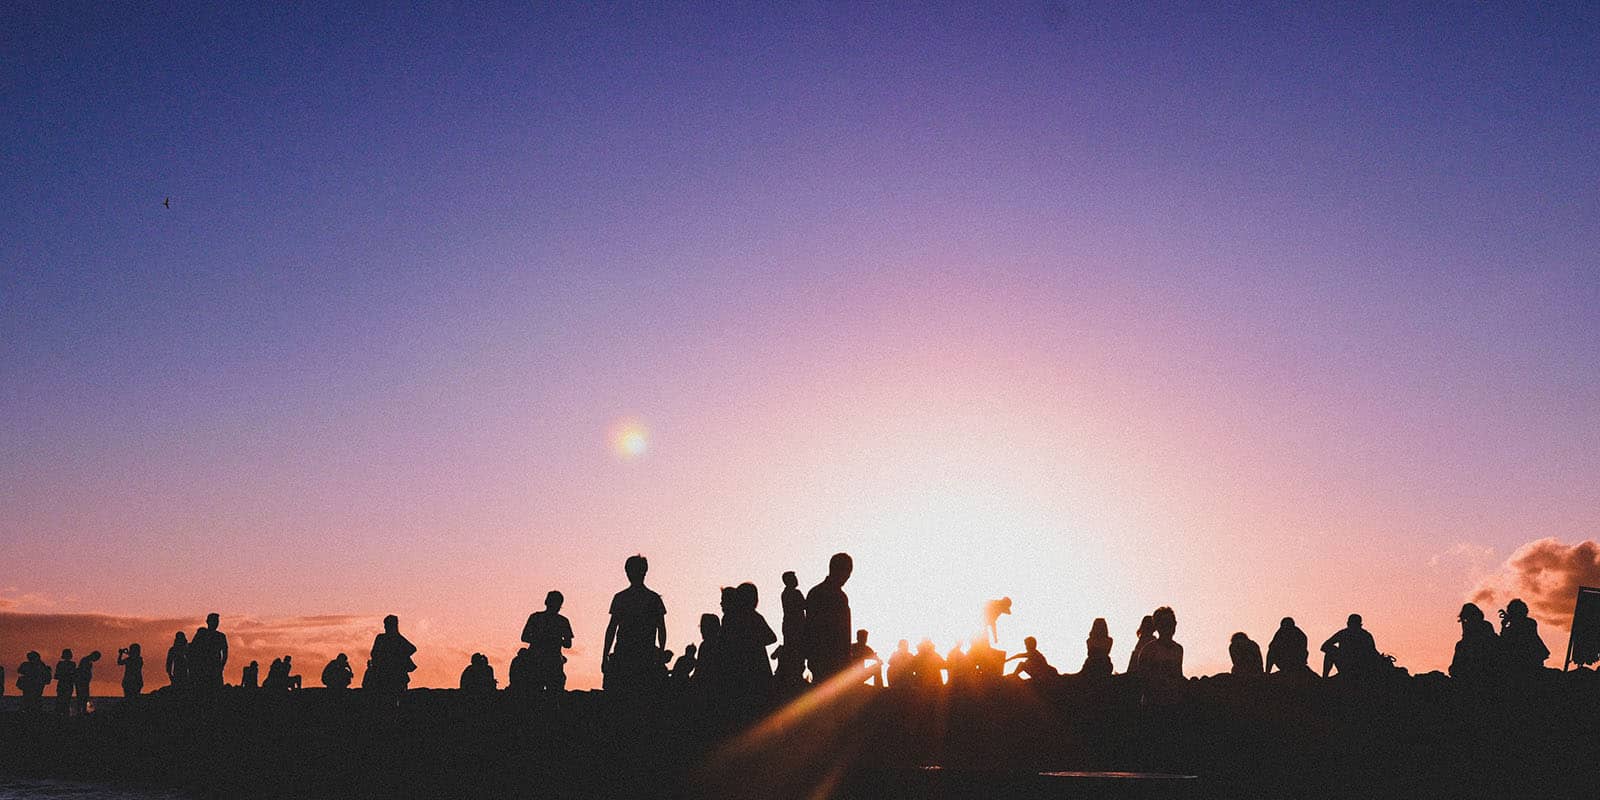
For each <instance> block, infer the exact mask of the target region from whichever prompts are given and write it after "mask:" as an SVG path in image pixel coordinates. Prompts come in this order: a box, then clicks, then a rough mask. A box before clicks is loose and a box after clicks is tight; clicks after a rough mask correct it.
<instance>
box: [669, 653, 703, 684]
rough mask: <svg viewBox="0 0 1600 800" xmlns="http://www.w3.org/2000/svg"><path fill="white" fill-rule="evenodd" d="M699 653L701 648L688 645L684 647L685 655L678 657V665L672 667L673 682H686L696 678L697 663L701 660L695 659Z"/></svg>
mask: <svg viewBox="0 0 1600 800" xmlns="http://www.w3.org/2000/svg"><path fill="white" fill-rule="evenodd" d="M699 651H700V648H698V647H695V646H694V645H692V644H686V645H684V646H683V655H681V656H678V663H676V664H673V665H672V679H673V680H675V681H686V680H688V679H689V678H691V677H693V676H694V668H695V665H696V663H697V662H698V661H699V659H697V658H696V657H695V653H698V652H699Z"/></svg>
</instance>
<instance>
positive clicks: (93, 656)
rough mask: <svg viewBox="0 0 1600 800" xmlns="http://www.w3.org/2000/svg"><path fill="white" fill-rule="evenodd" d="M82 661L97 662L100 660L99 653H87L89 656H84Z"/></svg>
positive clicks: (96, 651) (94, 651)
mask: <svg viewBox="0 0 1600 800" xmlns="http://www.w3.org/2000/svg"><path fill="white" fill-rule="evenodd" d="M83 660H84V661H99V660H100V651H99V650H93V651H91V652H90V653H89V655H86V656H84V657H83Z"/></svg>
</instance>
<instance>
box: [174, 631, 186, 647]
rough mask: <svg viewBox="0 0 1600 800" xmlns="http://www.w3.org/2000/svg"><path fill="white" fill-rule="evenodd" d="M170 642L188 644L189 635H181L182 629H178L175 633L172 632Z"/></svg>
mask: <svg viewBox="0 0 1600 800" xmlns="http://www.w3.org/2000/svg"><path fill="white" fill-rule="evenodd" d="M172 643H173V644H188V643H189V637H187V636H184V635H183V631H178V632H177V633H176V634H173V636H172Z"/></svg>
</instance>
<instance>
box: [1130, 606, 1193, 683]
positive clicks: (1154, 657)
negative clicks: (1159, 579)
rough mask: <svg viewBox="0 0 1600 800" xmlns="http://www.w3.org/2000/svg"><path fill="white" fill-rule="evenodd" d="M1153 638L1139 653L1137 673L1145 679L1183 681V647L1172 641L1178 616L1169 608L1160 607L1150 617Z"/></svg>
mask: <svg viewBox="0 0 1600 800" xmlns="http://www.w3.org/2000/svg"><path fill="white" fill-rule="evenodd" d="M1150 626H1151V630H1152V633H1154V634H1155V636H1154V638H1152V639H1151V640H1150V641H1148V642H1146V643H1145V645H1144V648H1143V649H1142V650H1140V651H1139V661H1138V669H1137V671H1138V672H1139V673H1140V674H1142V675H1145V676H1146V677H1155V678H1157V679H1161V680H1164V679H1171V680H1179V681H1181V680H1183V645H1181V644H1178V643H1177V642H1176V641H1173V638H1172V636H1173V634H1174V633H1176V632H1177V629H1178V615H1177V614H1175V613H1173V611H1172V608H1171V607H1170V606H1162V607H1160V608H1158V609H1156V610H1155V612H1154V613H1152V614H1151V615H1150Z"/></svg>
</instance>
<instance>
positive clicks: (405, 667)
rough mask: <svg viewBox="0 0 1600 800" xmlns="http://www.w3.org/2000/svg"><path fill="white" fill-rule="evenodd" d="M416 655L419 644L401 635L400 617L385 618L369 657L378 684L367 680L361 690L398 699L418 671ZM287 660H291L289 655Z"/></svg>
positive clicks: (373, 677)
mask: <svg viewBox="0 0 1600 800" xmlns="http://www.w3.org/2000/svg"><path fill="white" fill-rule="evenodd" d="M416 652H417V647H416V645H414V644H412V643H411V641H410V640H408V639H406V637H405V636H404V635H402V634H401V633H400V618H399V617H397V616H395V615H393V614H390V615H389V616H387V617H384V618H383V633H380V634H378V635H377V636H375V637H373V639H372V652H371V653H370V655H369V657H370V658H371V659H372V662H371V665H370V666H369V667H368V672H369V674H370V675H371V678H372V680H373V681H376V683H377V685H376V686H370V687H369V686H368V685H367V683H366V682H365V681H363V683H362V687H361V688H363V689H367V688H372V689H376V690H377V691H378V692H380V693H383V694H387V695H392V696H394V697H395V698H396V699H398V697H399V696H400V695H402V694H404V693H405V691H406V687H407V686H409V685H410V683H411V673H412V672H413V671H415V670H416V668H417V662H415V661H413V660H412V658H411V657H412V656H413V655H415V654H416ZM284 659H285V660H287V659H288V656H285V657H284Z"/></svg>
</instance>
